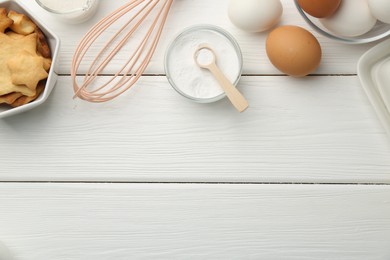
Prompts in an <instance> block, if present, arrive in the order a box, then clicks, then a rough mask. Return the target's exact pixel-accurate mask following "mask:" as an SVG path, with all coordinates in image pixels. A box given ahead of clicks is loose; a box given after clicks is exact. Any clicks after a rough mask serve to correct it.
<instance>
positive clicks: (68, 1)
mask: <svg viewBox="0 0 390 260" xmlns="http://www.w3.org/2000/svg"><path fill="white" fill-rule="evenodd" d="M39 2H41V4H42V5H43V6H45V7H46V8H48V9H50V10H51V12H52V13H53V14H54V15H56V16H57V17H59V18H60V19H62V20H64V21H66V22H69V23H80V22H84V21H86V20H88V19H89V18H91V17H92V16H93V15H94V14H95V13H96V10H97V7H98V4H99V0H39Z"/></svg>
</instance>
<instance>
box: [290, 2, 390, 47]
mask: <svg viewBox="0 0 390 260" xmlns="http://www.w3.org/2000/svg"><path fill="white" fill-rule="evenodd" d="M294 3H295V6H296V7H297V9H298V12H299V13H300V14H301V16H302V17H303V18H304V19H305V21H306V23H307V24H309V26H310V27H312V28H313V29H314V30H315V31H317V32H318V33H320V34H321V35H324V36H326V37H328V38H330V39H332V40H336V41H339V42H343V43H349V44H363V43H369V42H374V41H378V40H381V39H383V38H385V37H387V36H389V35H390V24H385V23H382V22H380V21H377V23H376V24H375V26H374V28H373V29H372V30H371V31H369V32H367V33H365V34H363V35H360V36H356V37H342V36H338V35H335V34H334V33H332V32H331V31H329V30H328V29H326V28H325V27H324V26H323V25H322V24H321V22H320V21H319V19H318V18H316V17H313V16H310V15H308V14H306V13H305V11H303V10H302V8H301V7H300V6H299V4H298V0H294Z"/></svg>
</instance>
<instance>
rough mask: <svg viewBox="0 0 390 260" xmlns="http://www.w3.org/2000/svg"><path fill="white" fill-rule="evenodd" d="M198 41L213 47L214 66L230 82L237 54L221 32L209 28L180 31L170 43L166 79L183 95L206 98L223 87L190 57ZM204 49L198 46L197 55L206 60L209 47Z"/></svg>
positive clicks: (236, 74)
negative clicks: (178, 35)
mask: <svg viewBox="0 0 390 260" xmlns="http://www.w3.org/2000/svg"><path fill="white" fill-rule="evenodd" d="M202 44H207V45H209V46H210V47H211V48H212V49H213V50H214V53H215V58H216V64H217V66H218V67H219V68H220V70H221V71H222V72H223V73H224V74H225V76H226V77H227V78H228V79H229V81H230V82H232V83H234V81H235V80H236V79H237V78H238V77H239V75H240V73H241V67H240V59H239V54H237V52H236V49H235V47H234V46H233V44H232V43H231V42H230V40H229V39H228V38H226V36H225V35H223V34H221V33H218V32H216V31H213V30H210V29H201V30H190V31H188V32H187V33H184V34H182V35H181V36H180V37H179V38H178V39H177V40H176V41H175V42H174V45H172V46H171V52H170V53H169V56H168V57H167V70H168V71H167V72H168V74H169V77H170V80H171V81H173V82H174V84H175V85H176V87H177V88H179V89H180V91H181V92H183V93H184V94H185V95H187V96H190V97H194V98H204V99H208V98H214V97H217V96H219V95H221V94H222V93H223V89H222V88H221V87H220V85H219V83H218V81H217V80H216V79H215V78H214V76H213V75H212V74H211V72H210V71H209V70H207V69H202V68H200V67H199V66H198V65H197V64H196V62H195V60H194V53H195V51H196V50H197V49H198V48H199V46H200V45H202ZM204 51H205V52H203V50H201V53H199V55H201V56H202V57H198V58H199V59H202V63H203V61H205V63H207V60H208V59H210V51H207V50H204ZM207 52H208V53H207ZM202 53H203V54H202ZM198 61H199V60H198Z"/></svg>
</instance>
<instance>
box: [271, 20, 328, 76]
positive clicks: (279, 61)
mask: <svg viewBox="0 0 390 260" xmlns="http://www.w3.org/2000/svg"><path fill="white" fill-rule="evenodd" d="M266 51H267V55H268V58H269V60H270V61H271V63H272V64H273V65H274V66H275V67H276V68H277V69H279V70H280V71H282V72H284V73H286V74H287V75H290V76H294V77H303V76H306V75H308V74H309V73H311V72H313V71H315V70H316V69H317V67H318V66H319V64H320V62H321V56H322V52H321V46H320V43H319V42H318V40H317V39H316V38H315V37H314V36H313V34H311V33H310V32H309V31H307V30H305V29H303V28H301V27H298V26H292V25H286V26H281V27H278V28H276V29H274V30H273V31H272V32H271V33H270V34H269V35H268V38H267V41H266Z"/></svg>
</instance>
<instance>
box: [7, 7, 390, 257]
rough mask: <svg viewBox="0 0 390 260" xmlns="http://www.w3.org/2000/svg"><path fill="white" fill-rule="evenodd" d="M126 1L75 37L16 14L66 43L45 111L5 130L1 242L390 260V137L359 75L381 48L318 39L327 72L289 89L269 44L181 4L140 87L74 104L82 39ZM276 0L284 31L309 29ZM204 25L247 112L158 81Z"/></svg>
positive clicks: (172, 253)
mask: <svg viewBox="0 0 390 260" xmlns="http://www.w3.org/2000/svg"><path fill="white" fill-rule="evenodd" d="M126 1H127V0H115V1H109V0H102V1H101V8H100V10H99V12H98V14H97V15H96V17H95V18H94V19H93V20H91V21H89V22H87V23H85V24H82V25H66V24H62V23H60V22H58V21H56V20H55V19H53V18H52V17H51V16H49V15H48V14H47V13H45V12H43V11H42V10H41V9H40V8H39V7H38V6H37V5H36V4H35V2H34V1H24V2H25V4H26V5H27V6H29V8H31V9H32V10H33V11H34V12H36V13H37V14H39V16H40V17H41V19H42V20H45V21H46V22H47V24H48V25H49V26H50V27H51V28H52V29H53V30H54V31H56V32H57V33H58V35H59V36H60V37H61V39H62V52H61V59H62V60H61V64H60V72H61V74H62V75H61V76H60V79H59V81H58V84H57V86H56V88H55V89H54V91H53V93H52V95H51V96H50V98H49V100H48V101H47V102H46V103H45V104H44V105H42V106H41V107H39V108H37V109H35V110H32V111H30V112H27V113H25V114H22V115H19V116H15V117H12V118H7V119H4V120H1V121H0V241H2V242H4V243H5V244H6V245H7V246H8V247H9V248H10V249H11V251H12V253H14V254H15V259H17V260H31V259H32V260H34V259H40V260H42V259H53V260H57V259H59V260H63V259H72V260H73V259H75V260H79V259H80V260H85V259H87V260H89V259H94V260H95V259H96V260H100V259H107V260H111V259H126V260H127V259H354V260H355V259H358V260H359V259H362V260H363V259H369V260H370V259H389V258H390V249H389V241H390V221H389V220H390V202H389V195H390V190H389V185H388V184H390V139H389V137H388V136H386V134H385V132H384V130H383V128H382V127H381V125H380V123H379V121H378V119H377V118H376V115H375V113H374V111H373V109H372V108H371V106H370V104H369V102H368V100H367V97H366V96H365V94H364V92H363V90H362V89H361V87H360V84H359V81H358V78H357V76H356V62H357V60H358V59H359V57H360V55H361V54H362V53H364V52H365V51H366V50H368V49H369V48H370V47H372V46H374V44H368V45H362V46H347V45H342V44H339V43H335V42H332V41H331V40H328V39H325V38H324V37H321V36H319V35H317V34H315V35H316V36H318V39H319V41H320V43H321V45H322V47H323V52H324V57H323V61H322V64H321V66H320V68H319V70H318V71H317V72H316V73H315V75H312V76H310V77H307V78H304V79H293V78H290V77H286V76H284V75H281V74H280V73H279V72H278V71H277V70H275V69H274V68H273V67H272V66H271V64H270V63H269V61H268V60H267V58H266V55H265V51H264V42H265V39H266V36H267V34H266V33H263V34H247V33H244V32H241V31H239V30H238V29H236V28H235V27H234V26H233V25H232V24H231V23H230V22H229V20H228V18H227V15H226V8H227V4H228V0H213V1H208V0H196V1H191V0H177V1H175V2H174V4H173V7H172V11H171V14H170V17H169V19H168V22H167V25H166V28H165V30H164V35H163V37H162V41H161V43H160V45H159V48H158V50H157V51H156V55H155V56H154V58H153V60H152V62H151V64H150V66H149V68H148V69H147V72H146V73H147V75H145V76H143V77H142V79H141V80H140V82H139V84H138V85H137V86H135V87H134V88H133V89H132V90H130V91H129V92H127V93H126V94H125V95H123V96H122V97H120V98H118V99H116V100H114V101H112V102H109V103H105V104H90V103H86V102H83V101H80V100H73V99H72V94H73V93H72V88H71V83H70V78H69V71H70V70H69V66H70V61H71V56H72V54H73V52H74V49H75V48H76V45H77V43H78V41H79V40H80V37H81V36H82V35H83V34H84V33H85V32H86V31H87V29H88V28H89V27H90V26H91V25H92V24H94V23H95V22H97V21H98V20H99V19H100V18H102V17H103V16H104V15H105V14H107V13H108V12H109V11H110V10H114V9H116V8H117V7H119V6H120V5H121V4H123V3H125V2H126ZM282 2H283V6H284V15H283V19H282V22H281V24H297V25H301V26H304V27H306V28H308V27H307V26H306V25H305V24H304V23H303V19H301V18H300V17H299V15H298V13H297V12H296V11H295V7H294V6H293V4H292V1H290V0H283V1H282ZM199 23H202V24H204V23H211V24H215V25H218V26H221V27H223V28H225V29H227V30H228V31H229V32H231V33H232V34H233V35H234V36H235V37H236V39H237V40H238V42H239V43H240V46H241V48H242V51H243V53H244V63H245V65H244V75H245V76H244V77H243V78H242V81H241V82H240V85H239V88H240V89H241V90H242V92H243V93H244V95H245V96H246V97H247V98H248V100H249V102H250V108H249V109H248V110H247V111H246V112H245V113H243V114H238V113H237V112H236V111H234V109H233V108H232V107H231V106H230V105H229V103H228V101H226V100H223V101H220V102H217V103H215V104H209V105H201V104H194V103H191V102H190V101H188V100H185V99H184V98H182V97H180V96H178V94H177V93H176V92H175V91H174V90H173V89H172V88H171V87H170V86H169V84H168V82H167V80H166V78H165V76H161V75H163V74H164V69H163V56H164V52H165V49H166V47H167V45H168V44H169V42H170V41H171V40H172V38H173V37H174V35H175V34H177V33H178V32H180V31H181V30H182V29H184V28H186V27H188V26H190V25H193V24H199ZM88 58H89V59H90V57H88ZM115 69H116V68H115V66H112V67H110V68H109V70H108V73H113V72H115ZM156 75H160V76H156ZM80 182H82V183H80ZM84 182H88V183H84ZM105 182H107V183H105ZM189 183H190V184H189ZM191 183H192V184H191ZM195 183H197V184H195ZM211 183H213V184H211ZM232 183H241V184H232ZM271 183H272V184H271ZM275 183H276V184H275ZM278 183H279V184H278ZM281 183H283V185H281ZM298 183H306V184H298ZM319 183H322V184H319ZM361 183H364V184H365V185H358V184H361ZM0 260H8V259H2V258H1V252H0Z"/></svg>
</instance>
